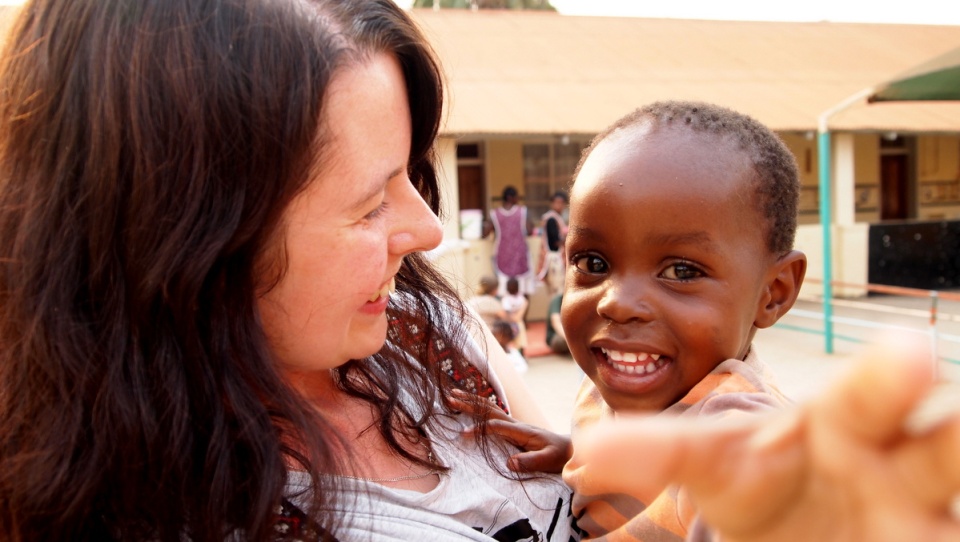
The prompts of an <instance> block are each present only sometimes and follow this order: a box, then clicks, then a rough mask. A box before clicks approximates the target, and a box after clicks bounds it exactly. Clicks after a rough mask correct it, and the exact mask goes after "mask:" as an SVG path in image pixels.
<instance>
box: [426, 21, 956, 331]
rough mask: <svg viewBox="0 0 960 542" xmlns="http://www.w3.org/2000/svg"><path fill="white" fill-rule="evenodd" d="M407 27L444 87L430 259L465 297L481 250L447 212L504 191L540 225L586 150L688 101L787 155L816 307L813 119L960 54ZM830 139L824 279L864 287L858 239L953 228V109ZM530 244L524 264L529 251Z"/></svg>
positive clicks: (803, 32)
mask: <svg viewBox="0 0 960 542" xmlns="http://www.w3.org/2000/svg"><path fill="white" fill-rule="evenodd" d="M412 13H413V16H414V18H415V19H416V20H417V22H418V23H419V24H420V25H421V26H422V28H423V29H424V32H425V33H426V35H427V37H428V39H429V40H430V41H431V43H432V44H433V47H434V48H435V50H436V52H437V55H438V57H439V59H440V62H441V64H442V66H443V69H444V71H445V72H446V75H447V82H448V88H447V91H448V96H447V111H446V117H445V124H444V125H443V127H442V129H441V130H442V137H441V141H440V146H439V153H440V158H441V163H442V166H443V175H444V176H445V179H446V183H447V190H446V192H447V198H448V199H447V204H446V210H447V220H446V241H445V243H444V247H442V249H441V250H440V251H438V256H439V258H440V259H441V261H442V263H443V265H444V266H445V267H446V268H448V269H449V270H450V272H451V274H452V275H453V276H454V277H456V278H457V280H458V282H459V283H460V284H461V285H463V286H464V287H465V291H468V290H469V289H470V285H472V284H474V283H475V282H476V280H477V279H478V277H479V276H480V275H481V274H483V273H487V272H489V262H490V260H489V258H490V248H491V247H490V241H489V240H475V239H463V236H462V235H461V226H462V225H461V224H460V223H459V221H458V219H457V217H458V214H459V211H460V210H463V209H479V210H480V211H481V212H483V213H486V212H487V211H488V210H489V209H491V208H493V207H494V206H496V205H497V198H498V197H499V194H500V192H501V190H502V188H503V187H504V186H506V185H508V184H511V185H514V186H516V187H517V188H519V190H520V192H521V194H522V195H523V197H524V200H525V201H524V202H525V203H526V204H527V205H528V207H529V208H530V210H531V215H534V216H539V213H541V212H543V211H544V210H545V209H546V205H547V199H548V197H549V195H550V194H551V193H552V192H553V191H554V190H556V189H558V188H563V187H565V186H566V185H567V184H568V183H569V180H570V175H571V173H572V171H573V169H574V167H575V166H576V164H577V161H578V159H579V155H580V151H581V149H582V148H583V147H584V146H585V145H586V144H587V143H588V142H589V141H590V139H591V138H592V137H593V135H595V134H596V133H597V132H599V131H600V130H602V129H603V128H604V127H606V126H607V125H608V124H610V123H611V122H613V121H614V120H615V119H617V118H619V117H620V116H622V115H623V114H625V113H627V112H628V111H630V110H632V109H634V108H636V107H638V106H641V105H643V104H646V103H649V102H653V101H657V100H664V99H694V100H703V101H709V102H714V103H718V104H721V105H725V106H727V107H730V108H733V109H735V110H738V111H742V112H744V113H747V114H749V115H751V116H754V117H756V118H757V119H759V120H760V121H762V122H764V123H765V124H767V125H768V126H770V127H771V128H773V129H774V130H775V131H777V133H778V134H780V135H781V137H782V138H783V140H784V141H785V142H786V143H787V145H788V146H789V147H790V148H791V149H792V150H793V152H794V154H795V155H796V158H797V162H798V164H799V166H800V171H801V175H802V182H803V189H802V200H801V214H800V217H799V219H800V224H801V228H800V232H799V233H798V240H797V247H798V248H799V249H801V250H803V251H804V252H806V253H807V255H808V258H809V260H810V266H809V271H808V277H809V278H810V279H811V280H810V281H809V283H808V285H807V286H805V288H804V290H805V292H804V294H805V295H816V294H817V293H819V285H818V284H817V283H816V279H817V278H818V277H822V276H823V275H822V272H821V271H822V269H823V267H822V265H823V264H822V261H823V251H822V246H823V245H822V228H821V226H820V218H819V197H818V193H819V192H818V190H819V181H818V171H817V163H818V158H819V157H818V156H817V152H818V151H817V137H816V131H817V127H818V120H819V118H820V116H821V115H823V114H824V113H825V112H827V111H829V110H831V109H832V108H834V107H835V106H837V105H838V104H840V103H842V102H843V101H844V100H846V99H847V98H849V97H850V96H852V95H855V94H856V93H858V92H861V91H862V90H864V89H865V88H868V87H870V86H872V85H874V84H877V83H879V82H882V81H884V80H887V79H890V78H892V77H894V76H895V75H897V74H898V73H901V72H903V71H905V70H907V69H909V68H911V67H913V66H914V65H916V64H919V63H921V62H923V61H925V60H927V59H929V58H931V57H934V56H936V55H938V54H941V53H943V52H945V51H947V50H950V49H953V48H955V47H957V46H958V45H960V26H929V25H883V24H852V23H826V22H823V23H788V22H737V21H703V20H676V19H642V18H614V17H575V16H564V15H560V14H557V13H551V12H539V11H500V10H480V11H469V10H439V11H434V10H413V11H412ZM829 129H830V130H831V135H832V138H831V140H832V145H831V151H832V156H831V157H830V158H831V160H830V162H831V164H832V179H833V181H832V184H833V186H832V188H831V195H832V201H833V207H832V213H831V214H832V216H831V217H830V223H832V228H831V229H832V234H833V262H834V263H833V276H834V279H835V280H840V281H843V282H846V283H851V284H866V283H867V282H868V275H869V273H868V271H869V270H868V262H869V256H870V254H869V252H870V251H869V248H868V245H869V239H870V235H871V234H870V230H871V228H877V227H879V225H882V224H891V222H890V221H906V222H910V223H927V222H931V221H933V222H943V221H948V222H952V221H958V220H960V103H949V102H937V103H883V104H872V105H867V104H866V103H865V102H864V101H861V102H860V103H858V104H854V105H853V106H852V107H849V108H847V109H845V110H843V111H841V112H839V113H837V114H836V115H834V116H832V117H830V119H829ZM466 229H469V227H467V228H466ZM468 236H469V235H468ZM531 244H532V246H533V247H534V251H535V250H536V247H537V246H538V240H537V239H535V238H533V239H531ZM534 253H536V252H534ZM948 257H949V258H951V259H952V260H956V259H958V258H957V256H956V252H954V253H952V254H949V255H948ZM948 263H951V264H952V265H956V264H957V263H956V262H948ZM958 285H960V284H957V285H955V286H958ZM947 286H950V284H948V285H947ZM955 286H954V287H955ZM836 293H839V294H840V295H859V294H862V293H863V291H862V290H860V289H857V288H847V289H839V290H837V292H836ZM530 314H531V317H533V315H534V314H536V312H535V309H534V308H532V309H531V313H530Z"/></svg>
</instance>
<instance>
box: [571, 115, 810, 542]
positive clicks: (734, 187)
mask: <svg viewBox="0 0 960 542" xmlns="http://www.w3.org/2000/svg"><path fill="white" fill-rule="evenodd" d="M574 178H575V181H574V184H573V192H572V194H571V200H572V205H571V210H570V232H569V234H568V237H567V245H566V249H567V253H568V255H569V258H570V260H569V261H570V265H571V266H572V267H573V269H572V270H571V271H569V272H568V274H567V281H566V290H565V293H564V298H563V308H562V322H563V328H564V329H565V330H566V334H567V341H568V344H569V347H570V351H571V353H572V355H573V357H574V359H575V360H576V361H577V363H578V364H579V365H580V367H581V368H582V369H583V370H584V372H585V373H586V375H587V376H588V377H589V379H586V380H585V381H584V385H583V387H582V388H581V390H580V392H579V394H578V398H577V404H576V408H575V412H574V420H573V426H574V434H573V440H574V448H576V441H577V430H579V429H582V428H584V427H585V426H588V425H590V424H592V423H594V422H596V421H597V420H599V419H601V418H604V417H613V416H614V415H615V414H617V413H631V412H640V413H655V412H663V413H664V414H672V415H681V416H715V417H718V418H719V417H730V416H734V415H738V414H743V413H745V412H756V411H762V410H768V409H777V408H782V407H783V406H785V405H786V404H787V403H788V400H787V399H786V398H785V397H784V396H783V395H782V394H781V393H780V392H779V390H778V389H777V388H776V386H775V385H774V384H773V383H772V381H771V378H770V376H769V374H768V372H767V369H766V368H765V366H764V365H763V363H762V362H761V361H760V359H759V357H758V354H757V352H756V349H755V348H754V347H753V345H752V342H753V337H754V334H755V333H756V331H757V330H758V329H762V328H766V327H769V326H771V325H773V324H774V323H775V322H776V321H777V320H778V319H779V318H780V317H781V316H782V315H783V314H784V313H786V312H787V311H788V310H789V309H790V307H792V306H793V303H794V301H795V300H796V298H797V294H798V293H799V289H800V285H801V283H802V281H803V276H804V272H805V270H806V257H805V256H804V255H803V254H802V253H801V252H798V251H796V250H793V240H794V235H795V232H796V217H797V204H798V197H799V196H798V194H799V180H798V173H797V168H796V164H795V161H794V158H793V155H792V154H791V153H790V151H789V150H788V149H787V148H786V147H785V146H784V145H783V143H782V142H781V141H780V140H779V139H778V138H777V136H776V135H775V134H774V133H773V132H771V131H770V130H769V129H767V128H766V127H764V126H763V125H761V124H760V123H759V122H757V121H755V120H753V119H751V118H749V117H746V116H745V115H741V114H739V113H736V112H734V111H731V110H728V109H725V108H721V107H717V106H713V105H709V104H703V103H687V102H660V103H655V104H652V105H650V106H647V107H644V108H642V109H639V110H637V111H635V112H633V113H631V114H629V115H627V116H626V117H624V118H622V119H620V120H619V121H617V122H616V123H615V124H614V125H613V126H611V127H610V128H609V129H607V130H606V131H605V132H603V133H601V134H600V135H598V136H597V137H596V139H594V141H593V143H592V144H591V146H590V147H589V148H588V149H587V150H586V151H585V152H584V156H583V158H582V159H581V162H580V165H579V167H578V170H577V174H576V175H575V177H574ZM590 467H591V465H590V464H576V463H575V462H573V461H571V462H570V463H568V464H567V466H566V467H565V468H564V479H565V480H566V481H567V483H568V484H570V486H571V487H572V488H573V490H574V493H575V497H574V502H573V506H574V513H575V514H576V515H577V516H578V525H579V527H580V528H582V529H584V530H585V531H586V532H587V533H588V538H597V537H600V536H606V537H608V538H606V539H609V540H631V541H633V540H642V541H647V542H649V541H653V540H656V541H667V540H683V539H684V537H685V536H687V535H688V534H689V532H690V530H691V527H692V525H693V520H694V519H695V517H696V515H697V511H696V508H695V507H694V505H693V503H692V502H691V501H690V499H689V497H688V496H687V493H686V491H685V489H684V488H683V487H670V488H667V489H666V490H664V491H662V492H661V493H659V494H631V495H626V494H618V493H614V492H611V491H610V488H605V487H604V486H603V484H602V483H598V482H597V481H596V480H594V479H592V478H591V475H590ZM637 468H639V469H642V468H643V462H642V459H641V460H638V463H637Z"/></svg>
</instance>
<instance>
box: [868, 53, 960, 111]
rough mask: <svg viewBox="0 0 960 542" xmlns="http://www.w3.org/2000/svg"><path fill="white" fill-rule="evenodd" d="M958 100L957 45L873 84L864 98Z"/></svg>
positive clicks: (959, 60)
mask: <svg viewBox="0 0 960 542" xmlns="http://www.w3.org/2000/svg"><path fill="white" fill-rule="evenodd" d="M908 100H909V101H913V100H918V101H919V100H927V101H935V100H960V47H958V48H956V49H953V50H951V51H947V52H946V53H944V54H942V55H940V56H938V57H935V58H933V59H931V60H929V61H927V62H924V63H923V64H921V65H919V66H917V67H916V68H913V69H911V70H909V71H907V72H906V73H903V74H902V75H900V76H899V77H896V78H894V79H893V80H891V81H887V82H886V83H883V84H880V85H877V86H876V88H875V89H874V91H873V93H872V94H871V95H870V96H869V97H868V98H867V101H868V102H889V101H908Z"/></svg>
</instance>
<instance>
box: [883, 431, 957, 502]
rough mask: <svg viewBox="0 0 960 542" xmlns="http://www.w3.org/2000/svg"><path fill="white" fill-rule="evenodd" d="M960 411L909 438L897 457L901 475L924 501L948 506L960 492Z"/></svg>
mask: <svg viewBox="0 0 960 542" xmlns="http://www.w3.org/2000/svg"><path fill="white" fill-rule="evenodd" d="M958 458H960V414H956V413H954V414H953V415H952V416H951V417H950V418H949V419H947V420H945V421H943V422H941V423H940V424H938V425H936V426H935V427H933V428H931V429H929V430H927V431H926V432H925V433H924V434H922V435H920V436H917V437H916V438H915V439H914V440H911V441H908V442H907V443H906V444H904V445H903V446H902V448H901V449H900V450H899V451H898V452H897V455H896V458H895V461H896V466H897V468H898V470H899V471H900V476H901V479H902V480H904V481H905V483H907V484H909V486H910V488H911V489H912V490H913V492H914V493H915V495H916V497H917V498H919V499H921V500H922V501H923V502H924V503H925V504H927V505H930V506H934V507H943V508H944V510H946V509H947V508H948V507H949V506H950V503H951V501H952V500H953V498H954V497H955V496H957V495H960V460H958Z"/></svg>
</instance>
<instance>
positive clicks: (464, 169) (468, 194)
mask: <svg viewBox="0 0 960 542" xmlns="http://www.w3.org/2000/svg"><path fill="white" fill-rule="evenodd" d="M457 177H458V178H459V179H460V180H459V185H458V186H459V189H460V209H481V210H482V211H483V216H487V215H486V213H487V210H486V205H484V202H485V201H486V198H485V194H484V190H483V166H481V165H458V166H457Z"/></svg>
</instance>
